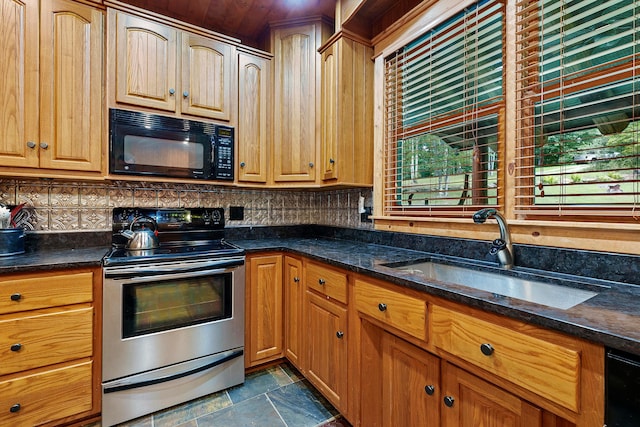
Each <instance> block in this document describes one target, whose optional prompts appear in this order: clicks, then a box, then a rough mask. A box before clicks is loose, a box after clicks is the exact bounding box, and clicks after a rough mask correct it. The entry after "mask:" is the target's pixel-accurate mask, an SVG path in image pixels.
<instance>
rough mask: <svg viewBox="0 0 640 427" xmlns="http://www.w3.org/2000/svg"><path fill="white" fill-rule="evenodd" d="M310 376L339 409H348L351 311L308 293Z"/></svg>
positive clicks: (314, 383)
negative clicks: (348, 355) (348, 343)
mask: <svg viewBox="0 0 640 427" xmlns="http://www.w3.org/2000/svg"><path fill="white" fill-rule="evenodd" d="M305 309H306V340H307V344H306V346H307V356H306V363H307V370H306V377H307V379H308V380H309V381H311V383H312V384H313V385H314V386H315V387H316V388H317V389H318V390H320V392H321V393H322V394H323V395H324V396H325V397H326V398H327V399H329V401H330V402H331V403H332V404H333V405H334V406H335V407H336V409H338V410H343V408H344V407H345V406H346V403H345V401H346V392H347V342H348V336H347V309H346V308H345V307H344V306H342V305H341V304H339V303H337V302H334V301H333V300H330V299H329V298H327V297H324V296H321V295H318V294H316V293H315V292H313V291H307V304H306V307H305Z"/></svg>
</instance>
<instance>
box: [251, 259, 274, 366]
mask: <svg viewBox="0 0 640 427" xmlns="http://www.w3.org/2000/svg"><path fill="white" fill-rule="evenodd" d="M248 265H249V287H248V293H247V313H248V316H249V317H248V319H247V322H246V324H247V325H250V327H249V328H248V329H247V333H248V334H249V336H250V342H249V350H248V353H249V358H248V359H249V364H250V366H253V365H257V364H258V363H262V362H266V361H268V360H273V359H278V358H280V357H282V345H283V340H282V329H283V326H282V323H283V322H282V303H283V300H282V255H264V256H253V257H251V258H249V259H248Z"/></svg>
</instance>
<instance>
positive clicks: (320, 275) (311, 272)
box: [305, 263, 347, 304]
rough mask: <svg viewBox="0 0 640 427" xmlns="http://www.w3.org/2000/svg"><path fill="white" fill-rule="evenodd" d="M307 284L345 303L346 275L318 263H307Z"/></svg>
mask: <svg viewBox="0 0 640 427" xmlns="http://www.w3.org/2000/svg"><path fill="white" fill-rule="evenodd" d="M305 277H306V280H307V286H308V287H309V288H311V289H314V290H316V291H318V292H320V293H321V294H324V295H326V296H329V297H331V298H333V299H335V300H336V301H340V302H341V303H343V304H346V303H347V275H346V274H345V273H342V272H340V271H336V270H333V269H330V268H327V267H323V266H321V265H318V264H311V263H309V264H307V268H306V276H305Z"/></svg>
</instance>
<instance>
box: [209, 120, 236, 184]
mask: <svg viewBox="0 0 640 427" xmlns="http://www.w3.org/2000/svg"><path fill="white" fill-rule="evenodd" d="M211 145H212V147H211V148H212V150H211V154H212V157H213V159H212V164H213V171H212V175H213V176H212V177H211V178H213V179H223V180H227V181H233V159H234V155H233V154H234V153H233V150H234V147H233V128H230V127H225V126H216V131H215V135H214V136H213V138H212V141H211Z"/></svg>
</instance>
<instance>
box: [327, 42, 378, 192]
mask: <svg viewBox="0 0 640 427" xmlns="http://www.w3.org/2000/svg"><path fill="white" fill-rule="evenodd" d="M320 52H321V53H322V92H321V93H322V96H321V100H322V102H321V104H322V110H321V114H322V116H321V117H322V140H321V147H322V149H321V158H320V162H321V164H320V165H319V168H320V171H321V179H322V181H323V184H330V185H337V184H343V185H372V184H373V128H374V126H373V61H372V60H371V58H372V56H373V49H372V48H371V46H369V45H368V44H367V43H365V42H363V41H361V40H359V39H357V38H355V37H354V36H353V35H351V34H349V33H346V32H344V31H343V32H340V33H338V34H336V35H334V36H333V37H332V38H331V40H329V42H328V44H327V45H325V46H323V47H322V48H321V50H320Z"/></svg>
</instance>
